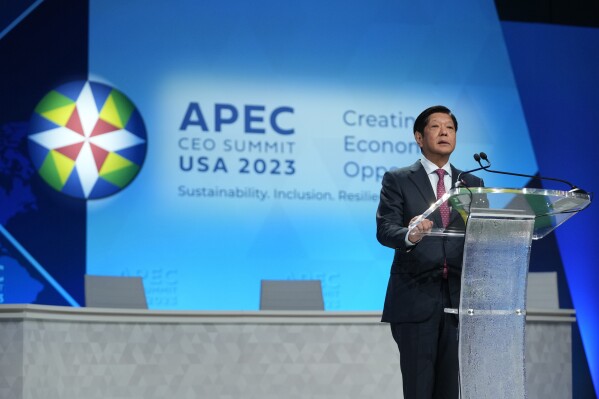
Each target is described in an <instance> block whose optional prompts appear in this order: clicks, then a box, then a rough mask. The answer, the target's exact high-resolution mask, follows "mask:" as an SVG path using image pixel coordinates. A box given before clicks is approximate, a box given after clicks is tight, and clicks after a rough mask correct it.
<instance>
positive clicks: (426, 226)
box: [408, 215, 433, 244]
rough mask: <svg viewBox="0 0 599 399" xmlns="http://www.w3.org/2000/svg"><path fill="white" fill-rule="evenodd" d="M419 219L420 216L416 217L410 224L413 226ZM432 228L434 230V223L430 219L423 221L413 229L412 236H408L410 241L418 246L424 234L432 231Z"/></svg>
mask: <svg viewBox="0 0 599 399" xmlns="http://www.w3.org/2000/svg"><path fill="white" fill-rule="evenodd" d="M419 217H420V215H418V216H414V217H413V218H412V220H410V224H412V223H413V222H414V220H416V219H418V218H419ZM432 228H433V222H432V221H431V220H428V219H423V220H422V221H421V222H420V223H418V224H417V225H416V226H415V227H414V228H413V229H412V231H411V232H410V234H408V240H409V241H410V242H411V243H412V244H416V243H417V242H418V241H420V240H422V237H424V234H423V233H426V232H429V231H431V229H432Z"/></svg>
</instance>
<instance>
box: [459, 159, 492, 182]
mask: <svg viewBox="0 0 599 399" xmlns="http://www.w3.org/2000/svg"><path fill="white" fill-rule="evenodd" d="M480 154H484V155H485V157H484V158H483V159H486V157H487V155H486V154H485V153H484V152H481V153H480ZM480 154H476V153H475V154H474V155H473V157H474V160H475V161H476V162H478V164H479V165H480V168H475V169H471V170H467V171H464V172H460V174H459V175H458V178H457V179H456V187H462V186H464V187H468V185H467V184H466V182H465V181H464V180H462V175H464V174H467V173H472V172H476V171H479V170H483V169H485V170H486V169H488V168H490V167H491V163H490V162H489V161H487V162H489V165H487V166H483V165H482V163H481V162H480V160H481V158H482V157H481V155H480Z"/></svg>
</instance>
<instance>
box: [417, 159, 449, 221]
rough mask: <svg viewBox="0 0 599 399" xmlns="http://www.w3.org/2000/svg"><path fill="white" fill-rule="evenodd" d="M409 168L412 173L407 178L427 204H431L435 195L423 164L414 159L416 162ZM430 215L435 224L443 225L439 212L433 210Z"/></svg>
mask: <svg viewBox="0 0 599 399" xmlns="http://www.w3.org/2000/svg"><path fill="white" fill-rule="evenodd" d="M410 170H411V171H412V173H411V174H410V175H409V179H410V180H411V181H412V182H413V183H414V185H415V186H416V189H417V190H418V192H419V193H420V195H421V196H422V199H423V200H424V201H425V203H426V204H428V206H430V205H432V204H433V203H434V202H435V201H437V197H436V196H435V192H434V191H433V187H432V186H431V181H430V179H429V177H428V175H427V174H426V170H424V166H422V163H421V162H420V161H416V163H414V164H413V165H412V166H411V167H410ZM428 206H427V208H428ZM431 217H432V220H433V222H434V223H435V225H436V226H442V225H443V223H442V222H441V214H440V213H439V212H434V213H433V214H432V215H431Z"/></svg>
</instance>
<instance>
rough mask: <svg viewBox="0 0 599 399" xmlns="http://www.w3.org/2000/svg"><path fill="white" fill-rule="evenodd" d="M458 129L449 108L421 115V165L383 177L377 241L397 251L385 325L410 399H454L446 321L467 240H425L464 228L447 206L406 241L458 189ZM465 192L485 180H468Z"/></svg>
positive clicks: (450, 319) (452, 345)
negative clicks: (454, 160)
mask: <svg viewBox="0 0 599 399" xmlns="http://www.w3.org/2000/svg"><path fill="white" fill-rule="evenodd" d="M457 130H458V122H457V120H456V118H455V116H454V115H453V114H452V113H451V111H450V110H449V109H448V108H446V107H444V106H434V107H430V108H428V109H426V110H424V111H423V112H422V113H421V114H420V115H419V116H418V118H416V121H415V122H414V138H415V139H416V142H417V143H418V145H419V146H420V148H421V150H422V155H423V157H422V158H421V159H420V160H419V161H417V162H416V163H414V164H413V165H411V166H408V167H405V168H402V169H396V170H393V171H389V172H387V173H386V174H385V175H384V177H383V182H382V189H381V197H380V203H379V207H378V210H377V215H376V221H377V239H378V241H379V242H380V243H381V244H383V245H385V246H387V247H390V248H393V249H394V250H395V255H394V258H393V263H392V265H391V275H390V278H389V284H388V287H387V294H386V298H385V306H384V309H383V318H382V321H383V322H388V323H390V324H391V332H392V334H393V338H394V339H395V341H396V343H397V346H398V348H399V352H400V365H401V372H402V378H403V390H404V397H405V398H406V399H430V398H435V399H438V398H439V399H440V398H447V399H457V398H458V397H459V382H458V331H457V324H458V320H457V317H456V316H455V315H451V314H446V313H444V311H443V309H444V308H457V307H458V302H459V299H460V283H461V268H462V253H463V248H464V238H463V237H441V236H427V235H425V234H422V233H425V232H427V231H429V230H431V229H432V228H433V227H434V228H437V227H441V228H447V229H451V228H458V229H459V228H461V229H464V220H463V219H462V217H461V216H460V215H459V214H458V213H457V211H455V210H453V211H452V210H450V209H449V207H448V206H447V204H444V205H443V206H442V207H441V208H440V209H439V210H437V211H435V212H434V213H433V214H431V216H429V218H427V219H424V220H423V221H422V222H420V223H419V224H418V226H417V227H416V228H415V229H414V230H413V231H412V232H411V233H410V234H408V225H409V224H410V222H411V221H413V220H415V219H416V218H417V217H418V216H419V215H421V214H422V213H424V211H426V210H427V209H428V208H429V207H430V206H431V205H432V204H433V203H434V202H435V201H436V200H437V195H438V196H439V197H440V196H441V195H442V194H443V193H444V192H445V191H449V190H450V189H451V188H452V187H455V182H456V180H457V178H458V175H460V172H461V171H460V170H458V169H456V168H455V167H454V166H453V165H451V164H450V163H449V157H450V155H451V153H452V152H453V151H454V149H455V145H456V133H457ZM460 178H461V180H463V181H464V183H465V185H467V186H471V187H474V186H482V185H483V182H482V180H481V179H479V178H477V177H475V176H473V175H470V174H463V175H461V176H460Z"/></svg>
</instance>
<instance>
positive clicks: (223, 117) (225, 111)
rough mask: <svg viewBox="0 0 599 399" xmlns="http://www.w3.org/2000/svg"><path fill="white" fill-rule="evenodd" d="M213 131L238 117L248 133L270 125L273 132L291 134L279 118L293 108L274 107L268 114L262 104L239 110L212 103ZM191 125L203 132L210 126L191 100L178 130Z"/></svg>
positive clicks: (197, 105)
mask: <svg viewBox="0 0 599 399" xmlns="http://www.w3.org/2000/svg"><path fill="white" fill-rule="evenodd" d="M213 113H214V125H213V126H214V131H215V132H221V131H222V129H223V127H224V126H227V125H233V124H235V123H236V122H237V121H238V119H239V118H240V114H241V118H242V120H243V131H244V132H245V133H248V134H265V133H266V132H267V129H266V127H267V126H268V127H270V128H271V129H272V130H273V131H274V132H275V133H278V134H280V135H283V136H287V135H292V134H294V133H295V130H294V129H293V128H290V127H285V126H283V125H282V124H281V122H280V121H279V119H282V117H283V116H284V115H285V114H293V113H294V110H293V108H291V107H288V106H282V107H277V108H275V109H274V110H273V111H272V112H270V114H269V113H268V112H267V111H266V107H265V106H263V105H245V106H244V107H243V110H242V111H241V112H240V110H239V109H238V108H237V107H236V106H235V105H233V104H219V103H217V104H214V109H213ZM191 126H198V127H200V129H201V130H202V131H204V132H208V131H210V130H211V129H210V126H209V124H208V123H207V121H206V117H205V116H204V113H203V112H202V109H201V108H200V105H199V104H198V103H196V102H191V103H189V105H188V106H187V110H186V111H185V116H184V117H183V121H182V122H181V126H180V128H179V129H180V130H182V131H184V130H187V129H188V128H189V127H191Z"/></svg>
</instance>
